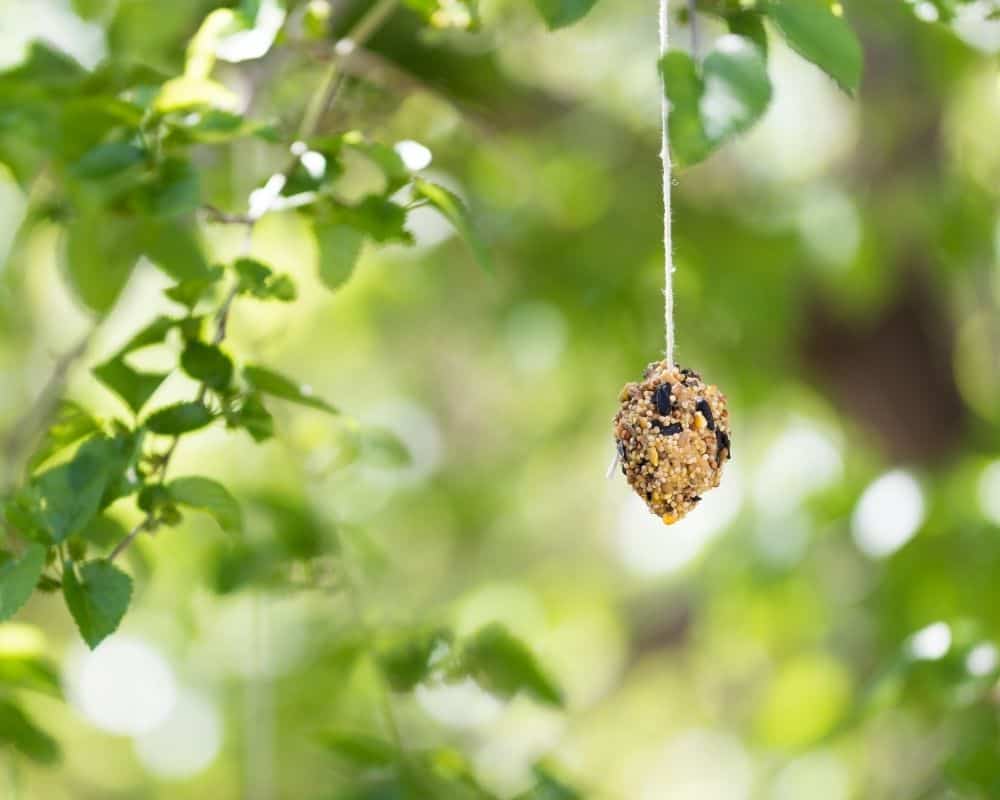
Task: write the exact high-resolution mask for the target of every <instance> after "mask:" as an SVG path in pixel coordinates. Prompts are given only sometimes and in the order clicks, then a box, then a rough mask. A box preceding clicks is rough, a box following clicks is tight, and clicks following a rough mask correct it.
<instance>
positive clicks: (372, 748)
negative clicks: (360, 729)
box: [317, 731, 399, 767]
mask: <svg viewBox="0 0 1000 800" xmlns="http://www.w3.org/2000/svg"><path fill="white" fill-rule="evenodd" d="M317 739H318V740H319V743H320V744H322V745H323V746H324V747H325V748H327V749H328V750H330V751H332V752H333V753H334V754H335V755H337V756H339V757H340V758H342V759H344V760H345V761H350V762H351V763H352V764H355V765H356V766H358V767H387V766H389V765H391V764H394V763H395V762H396V760H397V759H398V757H399V753H398V751H397V750H396V747H395V746H394V745H393V744H391V743H390V742H387V741H385V739H380V738H378V737H377V736H371V735H370V734H367V733H356V732H351V731H324V732H323V733H321V734H319V736H318V737H317Z"/></svg>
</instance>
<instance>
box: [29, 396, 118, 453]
mask: <svg viewBox="0 0 1000 800" xmlns="http://www.w3.org/2000/svg"><path fill="white" fill-rule="evenodd" d="M100 430H101V428H100V425H98V424H97V420H95V419H94V418H93V417H92V416H91V415H90V414H89V413H88V412H87V411H86V410H85V409H83V408H82V407H81V406H79V405H77V404H76V403H73V402H71V401H69V400H64V401H63V402H62V403H60V404H59V409H58V411H57V412H56V415H55V418H54V419H53V421H52V423H51V424H50V425H49V427H48V428H47V429H46V431H45V434H44V436H43V437H42V440H41V441H40V442H39V443H38V446H37V447H36V448H35V452H34V453H33V454H32V456H31V459H30V460H29V462H28V466H29V468H30V469H32V470H34V469H35V468H37V467H39V466H41V465H42V464H44V463H45V462H46V461H48V460H49V459H50V458H51V457H52V456H54V455H55V454H56V453H58V452H59V451H61V450H64V449H65V448H67V447H69V446H70V445H71V444H75V443H76V442H78V441H80V440H81V439H83V438H84V437H86V436H90V435H91V434H93V433H99V432H100Z"/></svg>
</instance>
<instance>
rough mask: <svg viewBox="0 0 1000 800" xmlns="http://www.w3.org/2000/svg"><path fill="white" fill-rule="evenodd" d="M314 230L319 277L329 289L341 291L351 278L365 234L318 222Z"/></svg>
mask: <svg viewBox="0 0 1000 800" xmlns="http://www.w3.org/2000/svg"><path fill="white" fill-rule="evenodd" d="M313 230H314V232H315V234H316V245H317V247H318V249H319V277H320V280H322V281H323V283H324V285H325V286H326V287H327V288H328V289H339V288H340V287H341V286H343V285H344V284H345V283H347V280H348V279H349V278H350V277H351V273H353V272H354V266H355V265H356V264H357V262H358V256H359V255H361V247H362V245H363V244H364V242H365V236H364V234H363V233H362V232H361V231H359V230H357V229H356V228H352V227H350V226H349V225H338V224H333V225H331V224H327V223H324V222H321V221H320V220H316V223H315V225H314V226H313Z"/></svg>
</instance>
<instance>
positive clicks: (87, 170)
mask: <svg viewBox="0 0 1000 800" xmlns="http://www.w3.org/2000/svg"><path fill="white" fill-rule="evenodd" d="M145 157H146V151H145V150H143V149H142V148H141V147H136V146H135V145H134V144H129V143H128V142H109V143H108V144H101V145H98V146H97V147H95V148H93V149H92V150H89V151H88V152H87V153H85V154H84V156H83V158H81V159H80V160H79V161H77V162H76V164H75V165H74V166H73V169H72V170H71V172H72V173H73V174H74V175H75V176H76V177H78V178H88V179H91V180H94V179H100V178H107V177H110V176H111V175H115V174H116V173H119V172H122V171H124V170H126V169H128V168H129V167H131V166H133V165H134V164H138V163H139V162H140V161H142V160H143V159H144V158H145Z"/></svg>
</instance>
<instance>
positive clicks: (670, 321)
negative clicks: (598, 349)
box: [660, 0, 674, 366]
mask: <svg viewBox="0 0 1000 800" xmlns="http://www.w3.org/2000/svg"><path fill="white" fill-rule="evenodd" d="M668 5H669V3H668V0H660V58H661V59H662V58H663V57H664V56H665V55H666V54H667V40H668V34H669V21H670V20H669V13H668ZM660 82H661V85H660V133H661V141H660V159H661V161H662V162H663V255H664V263H663V322H664V327H665V328H666V338H667V349H666V352H665V356H666V361H667V365H668V366H673V363H674V248H673V240H672V237H671V233H670V186H671V180H672V178H671V169H670V142H669V129H668V128H667V116H668V114H669V113H670V105H669V103H668V102H667V87H666V83H665V82H664V80H663V75H662V72H661V74H660Z"/></svg>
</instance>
